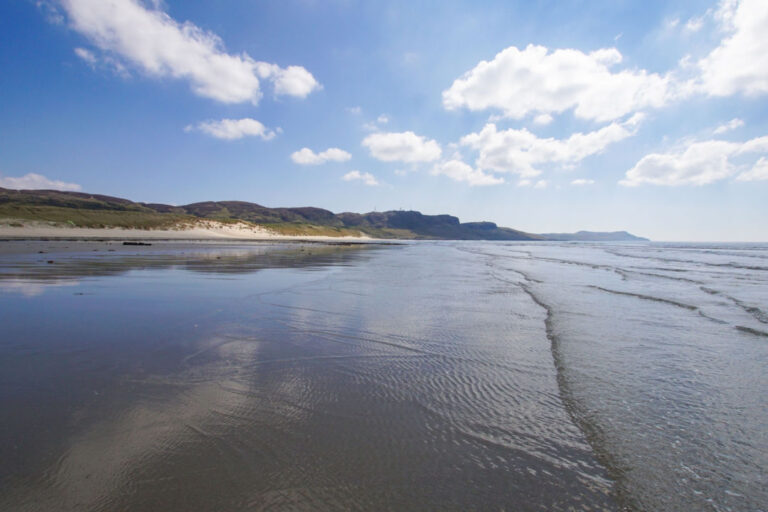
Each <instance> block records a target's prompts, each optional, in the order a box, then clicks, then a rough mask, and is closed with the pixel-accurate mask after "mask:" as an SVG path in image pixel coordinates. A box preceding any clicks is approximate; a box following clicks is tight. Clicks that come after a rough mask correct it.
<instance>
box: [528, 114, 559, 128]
mask: <svg viewBox="0 0 768 512" xmlns="http://www.w3.org/2000/svg"><path fill="white" fill-rule="evenodd" d="M553 119H554V118H553V117H552V115H550V114H539V115H537V116H536V117H534V118H533V122H534V123H535V124H538V125H541V126H544V125H547V124H549V123H551V122H552V120H553Z"/></svg>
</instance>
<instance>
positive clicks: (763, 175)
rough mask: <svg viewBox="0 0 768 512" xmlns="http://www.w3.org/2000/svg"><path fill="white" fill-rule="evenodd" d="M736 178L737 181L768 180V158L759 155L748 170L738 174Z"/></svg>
mask: <svg viewBox="0 0 768 512" xmlns="http://www.w3.org/2000/svg"><path fill="white" fill-rule="evenodd" d="M736 179H737V180H738V181H762V180H768V160H766V158H765V157H761V158H760V160H758V161H757V163H756V164H755V165H753V166H752V168H751V169H750V170H748V171H746V172H743V173H741V174H739V175H738V176H737V177H736Z"/></svg>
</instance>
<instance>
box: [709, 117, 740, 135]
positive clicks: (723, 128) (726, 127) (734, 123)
mask: <svg viewBox="0 0 768 512" xmlns="http://www.w3.org/2000/svg"><path fill="white" fill-rule="evenodd" d="M742 126H744V121H742V120H741V119H739V118H733V119H731V120H730V121H728V122H727V123H725V124H721V125H720V126H718V127H717V128H715V131H714V132H713V133H714V134H715V135H720V134H721V133H725V132H729V131H731V130H735V129H736V128H741V127H742Z"/></svg>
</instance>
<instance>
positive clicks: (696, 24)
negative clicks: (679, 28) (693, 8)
mask: <svg viewBox="0 0 768 512" xmlns="http://www.w3.org/2000/svg"><path fill="white" fill-rule="evenodd" d="M703 26H704V17H703V16H698V17H695V18H691V19H689V20H688V21H687V22H686V24H685V30H687V31H688V32H698V31H699V30H701V27H703Z"/></svg>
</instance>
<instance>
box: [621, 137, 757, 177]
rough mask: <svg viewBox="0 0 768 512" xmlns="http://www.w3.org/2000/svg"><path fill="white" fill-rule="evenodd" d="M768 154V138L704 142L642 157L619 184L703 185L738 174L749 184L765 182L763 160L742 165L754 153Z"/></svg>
mask: <svg viewBox="0 0 768 512" xmlns="http://www.w3.org/2000/svg"><path fill="white" fill-rule="evenodd" d="M761 153H762V154H765V153H768V136H765V137H758V138H755V139H751V140H748V141H746V142H728V141H723V140H707V141H700V142H692V143H689V144H687V145H686V146H685V147H683V148H682V149H678V150H675V151H671V152H668V153H652V154H650V155H646V156H644V157H643V158H642V159H640V161H639V162H638V163H637V164H636V165H635V166H634V167H633V168H632V169H630V170H629V171H627V173H626V176H625V178H624V179H623V180H622V181H620V182H619V183H620V184H621V185H624V186H629V187H633V186H637V185H641V184H643V183H648V184H652V185H669V186H674V185H706V184H709V183H714V182H716V181H719V180H722V179H725V178H728V177H731V176H733V175H736V174H738V177H737V179H738V180H742V181H752V180H759V179H765V178H766V177H768V176H767V175H766V168H765V167H766V161H765V158H760V159H759V160H758V161H757V162H755V163H751V164H750V163H749V161H747V162H746V163H744V162H743V160H744V159H746V160H749V157H750V156H751V157H752V158H754V155H755V154H758V155H759V154H761Z"/></svg>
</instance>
